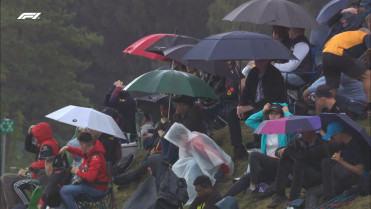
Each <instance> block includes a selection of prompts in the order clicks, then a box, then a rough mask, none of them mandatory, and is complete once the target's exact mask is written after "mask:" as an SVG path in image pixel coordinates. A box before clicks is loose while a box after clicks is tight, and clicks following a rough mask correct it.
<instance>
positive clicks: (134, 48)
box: [122, 33, 175, 61]
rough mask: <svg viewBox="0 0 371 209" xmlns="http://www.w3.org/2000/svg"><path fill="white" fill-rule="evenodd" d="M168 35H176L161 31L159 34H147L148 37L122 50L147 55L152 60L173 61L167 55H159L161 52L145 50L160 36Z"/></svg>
mask: <svg viewBox="0 0 371 209" xmlns="http://www.w3.org/2000/svg"><path fill="white" fill-rule="evenodd" d="M167 35H173V36H175V34H160V33H159V34H152V35H149V36H146V37H143V38H141V39H139V40H138V41H136V42H134V43H133V44H131V45H130V46H129V47H128V48H126V49H125V50H124V51H122V52H124V53H125V54H126V53H128V54H132V55H139V56H143V57H147V58H150V59H152V60H162V61H172V60H171V59H169V58H167V57H164V56H162V55H159V54H156V53H153V52H148V51H145V49H146V48H147V47H149V46H150V45H152V44H153V43H154V42H156V41H157V40H159V39H160V38H162V37H164V36H167Z"/></svg>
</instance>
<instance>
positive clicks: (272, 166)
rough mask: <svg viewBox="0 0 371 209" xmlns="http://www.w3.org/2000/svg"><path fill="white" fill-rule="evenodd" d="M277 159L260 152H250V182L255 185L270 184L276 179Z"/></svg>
mask: <svg viewBox="0 0 371 209" xmlns="http://www.w3.org/2000/svg"><path fill="white" fill-rule="evenodd" d="M278 162H279V159H278V158H273V157H269V156H267V155H265V154H263V153H261V152H250V154H249V165H250V181H251V183H252V184H255V185H257V184H258V183H261V182H272V181H274V178H275V177H276V173H277V168H278Z"/></svg>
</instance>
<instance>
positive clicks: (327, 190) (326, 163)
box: [321, 158, 336, 197]
mask: <svg viewBox="0 0 371 209" xmlns="http://www.w3.org/2000/svg"><path fill="white" fill-rule="evenodd" d="M335 163H336V162H335V161H334V160H331V159H330V158H325V159H323V160H322V162H321V167H322V184H323V192H324V194H325V195H327V196H329V197H330V196H334V195H335V191H334V190H333V187H332V181H333V179H332V176H331V175H332V167H333V166H334V165H335Z"/></svg>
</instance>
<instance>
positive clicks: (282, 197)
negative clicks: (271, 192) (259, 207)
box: [267, 195, 288, 208]
mask: <svg viewBox="0 0 371 209" xmlns="http://www.w3.org/2000/svg"><path fill="white" fill-rule="evenodd" d="M287 200H288V199H287V197H286V195H277V196H276V197H275V198H274V199H273V200H272V201H271V202H270V203H269V204H268V205H267V208H275V207H277V206H279V205H281V204H282V203H284V202H287Z"/></svg>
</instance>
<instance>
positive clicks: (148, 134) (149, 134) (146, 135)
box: [143, 132, 153, 137]
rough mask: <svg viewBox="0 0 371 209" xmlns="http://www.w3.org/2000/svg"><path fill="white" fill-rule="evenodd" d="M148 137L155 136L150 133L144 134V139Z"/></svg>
mask: <svg viewBox="0 0 371 209" xmlns="http://www.w3.org/2000/svg"><path fill="white" fill-rule="evenodd" d="M148 136H153V134H151V133H148V132H147V133H144V134H143V137H148Z"/></svg>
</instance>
